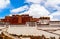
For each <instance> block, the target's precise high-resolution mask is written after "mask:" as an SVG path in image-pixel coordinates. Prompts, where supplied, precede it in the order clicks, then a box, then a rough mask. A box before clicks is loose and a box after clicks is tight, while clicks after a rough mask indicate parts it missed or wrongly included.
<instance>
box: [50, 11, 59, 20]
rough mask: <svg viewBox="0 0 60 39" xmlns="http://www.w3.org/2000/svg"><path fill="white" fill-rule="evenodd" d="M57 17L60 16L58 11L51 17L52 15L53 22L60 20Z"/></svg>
mask: <svg viewBox="0 0 60 39" xmlns="http://www.w3.org/2000/svg"><path fill="white" fill-rule="evenodd" d="M57 16H60V11H57V12H55V13H52V14H51V15H50V18H51V20H56V21H57V20H60V19H59V18H58V17H57ZM55 17H57V18H55Z"/></svg>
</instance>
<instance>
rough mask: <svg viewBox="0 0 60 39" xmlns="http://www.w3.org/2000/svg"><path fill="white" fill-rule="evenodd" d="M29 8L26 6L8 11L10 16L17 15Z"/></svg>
mask: <svg viewBox="0 0 60 39" xmlns="http://www.w3.org/2000/svg"><path fill="white" fill-rule="evenodd" d="M28 8H29V7H28V6H27V5H25V6H22V7H19V8H16V9H12V10H10V12H11V14H18V13H19V12H21V11H24V10H27V9H28Z"/></svg>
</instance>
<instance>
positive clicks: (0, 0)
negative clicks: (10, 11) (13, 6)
mask: <svg viewBox="0 0 60 39" xmlns="http://www.w3.org/2000/svg"><path fill="white" fill-rule="evenodd" d="M8 4H10V0H0V9H3V8H5V7H7V5H8Z"/></svg>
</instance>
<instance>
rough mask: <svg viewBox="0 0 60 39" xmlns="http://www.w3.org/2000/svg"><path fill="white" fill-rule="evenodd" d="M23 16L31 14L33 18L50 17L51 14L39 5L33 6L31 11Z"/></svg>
mask: <svg viewBox="0 0 60 39" xmlns="http://www.w3.org/2000/svg"><path fill="white" fill-rule="evenodd" d="M22 14H29V15H30V16H33V17H40V16H48V15H49V14H50V13H49V12H48V11H47V10H46V9H45V8H44V7H43V6H40V5H39V4H32V5H31V7H30V9H29V10H28V11H27V12H25V13H22Z"/></svg>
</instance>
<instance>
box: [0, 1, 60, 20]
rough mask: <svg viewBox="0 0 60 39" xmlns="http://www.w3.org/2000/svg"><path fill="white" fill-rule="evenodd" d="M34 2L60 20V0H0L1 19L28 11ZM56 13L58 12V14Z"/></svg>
mask: <svg viewBox="0 0 60 39" xmlns="http://www.w3.org/2000/svg"><path fill="white" fill-rule="evenodd" d="M34 4H37V6H38V5H41V6H43V7H44V8H45V9H46V10H47V11H48V12H49V13H50V15H49V16H51V18H52V17H53V19H59V20H60V18H59V16H60V15H58V14H60V10H59V9H60V2H59V0H53V1H52V0H34V1H32V0H0V19H1V18H4V17H5V16H7V15H10V14H20V13H24V12H26V13H27V11H29V10H30V8H31V5H34ZM23 8H24V9H23ZM54 13H57V15H58V16H56V15H55V14H54ZM46 14H47V13H46Z"/></svg>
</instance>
